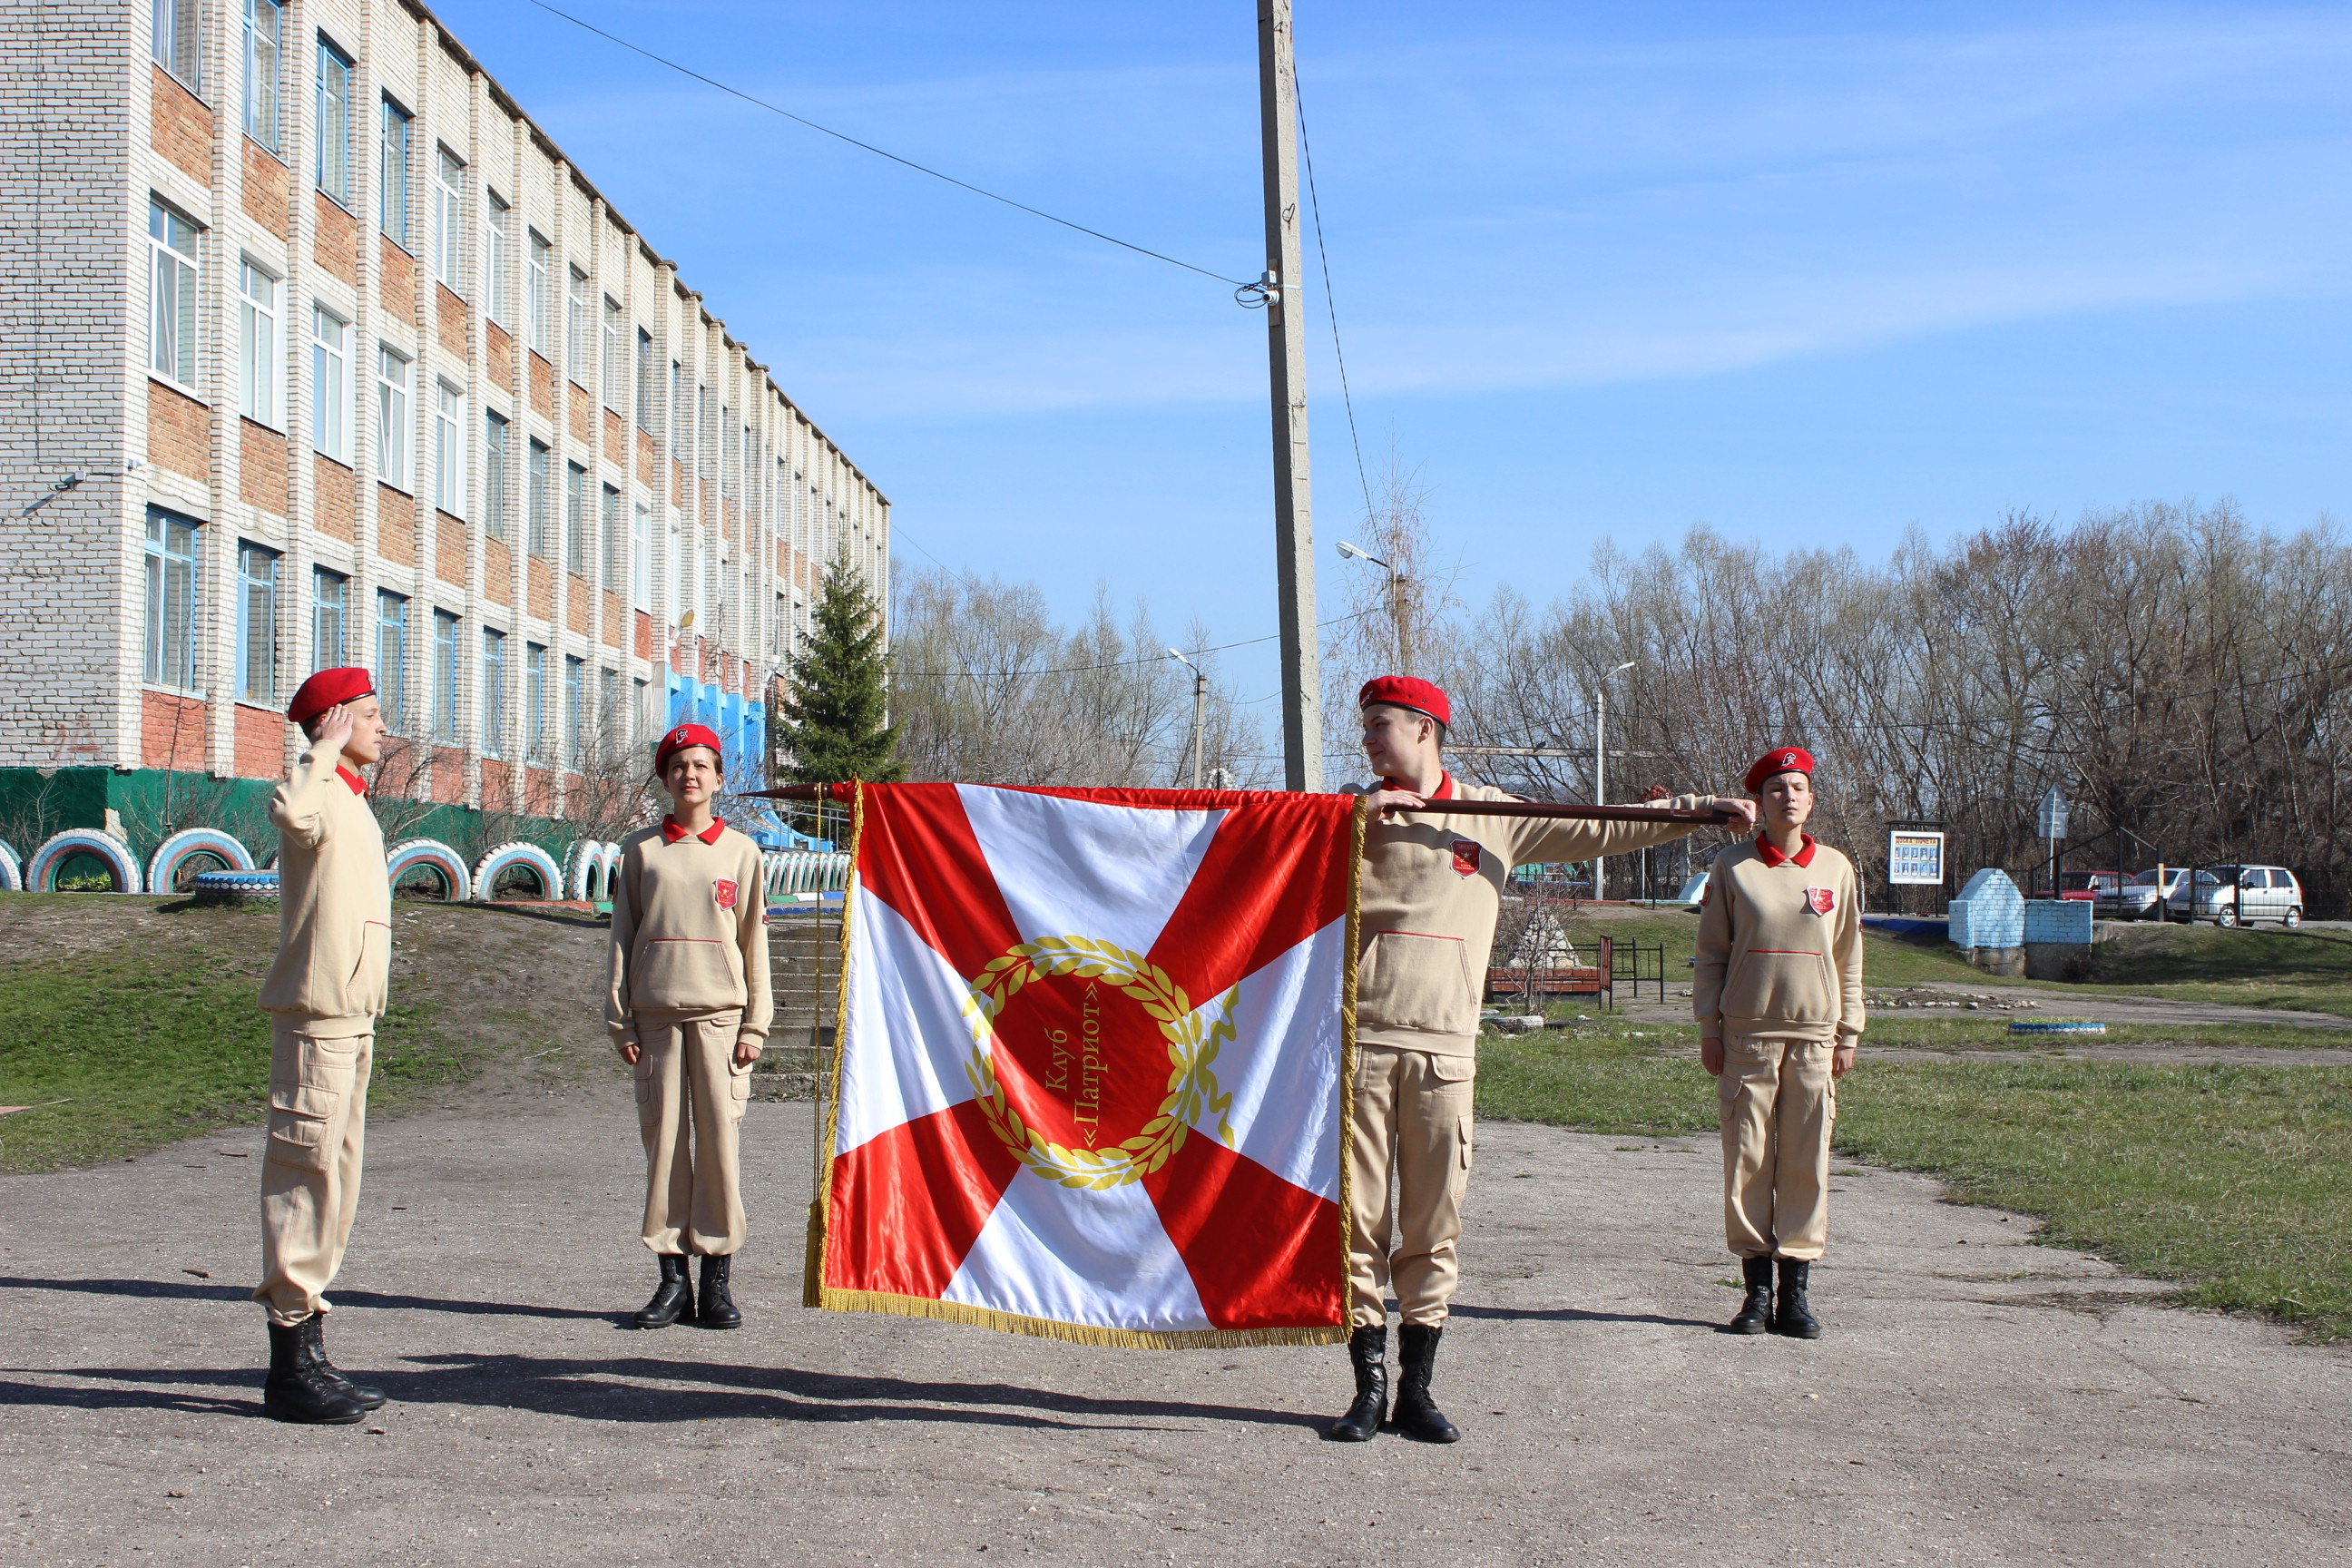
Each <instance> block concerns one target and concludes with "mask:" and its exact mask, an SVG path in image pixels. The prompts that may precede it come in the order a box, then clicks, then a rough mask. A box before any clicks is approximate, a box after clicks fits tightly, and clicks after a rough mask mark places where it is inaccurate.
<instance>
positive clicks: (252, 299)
mask: <svg viewBox="0 0 2352 1568" xmlns="http://www.w3.org/2000/svg"><path fill="white" fill-rule="evenodd" d="M255 279H260V280H261V281H262V282H263V283H264V284H266V285H268V291H267V292H268V298H266V299H263V298H260V297H257V295H256V294H255V292H254V280H255ZM284 284H285V279H282V278H279V277H278V275H277V274H275V273H273V272H271V271H270V270H269V268H267V267H264V266H262V265H261V263H259V262H257V261H256V260H254V258H252V257H250V256H247V255H244V254H242V253H240V254H239V256H238V257H237V268H236V294H237V300H236V383H237V385H236V411H237V413H238V414H240V415H241V416H244V417H246V418H247V419H250V420H252V421H253V422H254V423H255V424H257V425H267V426H269V427H270V428H271V429H272V430H281V431H282V430H284V429H285V428H286V423H285V417H284V414H285V411H284V409H283V407H282V406H281V405H282V404H283V403H284V401H285V399H284V396H283V395H282V392H281V388H280V384H281V383H282V382H283V381H284V379H285V378H284V376H283V375H282V374H280V370H279V366H278V343H279V342H280V339H279V337H278V327H279V321H280V318H279V313H278V310H279V307H278V298H279V290H280V289H281V288H282V287H283V286H284Z"/></svg>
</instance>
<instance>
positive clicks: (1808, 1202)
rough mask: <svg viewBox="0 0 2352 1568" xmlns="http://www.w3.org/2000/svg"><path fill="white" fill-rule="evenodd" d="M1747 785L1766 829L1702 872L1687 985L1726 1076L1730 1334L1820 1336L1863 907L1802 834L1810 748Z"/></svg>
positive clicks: (1723, 1115)
mask: <svg viewBox="0 0 2352 1568" xmlns="http://www.w3.org/2000/svg"><path fill="white" fill-rule="evenodd" d="M1747 784H1748V789H1749V790H1751V791H1753V792H1755V794H1756V796H1757V805H1758V806H1759V809H1760V810H1761V812H1762V815H1763V823H1764V830H1763V832H1761V833H1759V835H1757V837H1756V841H1755V842H1754V843H1752V844H1740V845H1735V846H1733V847H1731V848H1729V849H1726V850H1724V851H1723V852H1722V853H1721V854H1719V855H1717V857H1716V858H1715V863H1714V865H1713V866H1711V867H1709V868H1708V870H1707V879H1706V902H1705V904H1704V905H1703V906H1702V907H1701V909H1700V910H1699V922H1698V959H1697V963H1696V973H1695V977H1694V981H1693V984H1692V985H1691V1005H1692V1009H1693V1010H1694V1011H1695V1012H1696V1014H1697V1016H1698V1026H1699V1059H1700V1061H1701V1062H1702V1063H1703V1064H1704V1065H1705V1067H1706V1070H1707V1071H1708V1072H1710V1073H1713V1074H1715V1075H1716V1077H1717V1080H1718V1081H1717V1091H1716V1108H1717V1116H1718V1118H1719V1121H1720V1123H1721V1126H1722V1131H1723V1225H1724V1233H1725V1237H1726V1239H1727V1241H1728V1243H1729V1245H1730V1247H1731V1250H1732V1251H1734V1252H1736V1253H1738V1255H1739V1258H1740V1269H1741V1272H1742V1273H1743V1274H1744V1275H1745V1277H1746V1284H1747V1287H1748V1295H1747V1299H1746V1300H1744V1301H1743V1302H1742V1303H1741V1305H1740V1309H1739V1314H1738V1316H1737V1317H1735V1318H1733V1319H1732V1320H1731V1323H1730V1329H1731V1331H1732V1332H1733V1333H1736V1334H1760V1333H1763V1332H1765V1331H1767V1330H1769V1331H1771V1332H1773V1333H1776V1334H1787V1335H1790V1336H1791V1337H1793V1338H1796V1339H1803V1340H1816V1339H1819V1338H1821V1334H1822V1326H1821V1324H1820V1323H1818V1322H1816V1321H1814V1319H1813V1314H1812V1309H1811V1302H1810V1301H1809V1300H1808V1298H1807V1292H1808V1291H1809V1290H1810V1289H1811V1284H1812V1280H1811V1274H1812V1265H1813V1260H1814V1259H1816V1258H1820V1257H1821V1255H1822V1247H1823V1246H1824V1244H1825V1243H1826V1242H1827V1240H1828V1237H1829V1173H1830V1129H1831V1126H1832V1123H1833V1122H1834V1121H1836V1118H1837V1080H1838V1079H1841V1078H1843V1077H1844V1076H1845V1074H1846V1073H1847V1072H1848V1071H1849V1070H1851V1069H1852V1068H1853V1057H1854V1047H1855V1042H1856V1041H1858V1040H1859V1039H1861V1037H1862V1031H1863V1025H1864V1017H1863V1008H1862V907H1861V900H1860V898H1859V897H1858V896H1857V893H1858V889H1857V888H1856V886H1855V882H1854V874H1853V862H1852V861H1850V860H1848V859H1847V858H1845V857H1844V856H1843V855H1841V854H1839V853H1838V852H1837V851H1836V850H1834V849H1832V848H1830V847H1827V846H1826V845H1822V844H1817V843H1815V842H1814V840H1813V837H1812V835H1811V834H1810V833H1807V832H1806V831H1805V823H1806V820H1807V819H1808V818H1810V817H1811V816H1812V812H1813V759H1812V755H1811V753H1810V752H1806V751H1805V750H1803V749H1802V748H1801V747H1797V746H1784V747H1781V748H1780V749H1779V750H1777V751H1773V752H1767V753H1765V755H1764V756H1762V757H1761V758H1759V759H1758V761H1757V763H1756V765H1755V766H1754V767H1752V768H1750V769H1748V779H1747ZM1776 1260H1777V1261H1778V1264H1779V1268H1780V1290H1779V1300H1778V1301H1777V1303H1776V1302H1775V1300H1774V1292H1773V1279H1772V1273H1773V1267H1774V1263H1775V1261H1776Z"/></svg>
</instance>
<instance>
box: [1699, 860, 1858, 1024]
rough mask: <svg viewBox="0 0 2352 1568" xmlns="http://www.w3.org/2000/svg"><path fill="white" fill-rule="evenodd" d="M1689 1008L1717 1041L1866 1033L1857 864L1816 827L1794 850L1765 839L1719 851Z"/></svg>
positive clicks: (1710, 871)
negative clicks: (1820, 838) (1816, 836)
mask: <svg viewBox="0 0 2352 1568" xmlns="http://www.w3.org/2000/svg"><path fill="white" fill-rule="evenodd" d="M1691 1010H1692V1011H1693V1012H1694V1013H1695V1014H1696V1015H1697V1017H1698V1026H1699V1032H1700V1033H1701V1034H1702V1035H1705V1036H1706V1037H1709V1038H1714V1037H1719V1036H1723V1035H1746V1036H1748V1037H1760V1038H1765V1039H1778V1040H1851V1039H1853V1038H1854V1037H1857V1036H1859V1035H1860V1034H1861V1033H1862V1032H1863V1027H1864V1023H1865V1019H1864V1015H1863V1006H1862V900H1861V899H1860V898H1859V897H1858V896H1857V894H1856V889H1855V883H1854V875H1853V861H1851V860H1848V859H1847V858H1845V857H1844V856H1843V855H1841V854H1839V853H1838V852H1837V851H1836V850H1834V849H1832V848H1830V847H1828V846H1827V845H1823V844H1816V843H1814V842H1813V840H1812V837H1811V835H1810V834H1808V835H1807V836H1806V837H1805V840H1804V843H1803V844H1802V845H1801V847H1799V848H1798V850H1797V853H1796V854H1795V855H1793V856H1786V855H1782V854H1781V853H1780V851H1779V850H1777V849H1775V848H1773V847H1772V846H1771V845H1769V844H1768V843H1766V842H1765V841H1764V840H1763V839H1762V838H1760V837H1759V838H1758V839H1757V840H1756V841H1755V842H1753V843H1749V844H1735V845H1733V846H1732V847H1730V848H1728V849H1726V850H1724V851H1723V852H1722V853H1721V854H1719V855H1717V857H1716V858H1715V864H1714V865H1712V866H1710V867H1709V868H1707V878H1706V902H1705V903H1704V904H1702V905H1701V906H1700V908H1699V916H1698V962H1697V963H1696V965H1695V966H1694V968H1693V971H1692V979H1691Z"/></svg>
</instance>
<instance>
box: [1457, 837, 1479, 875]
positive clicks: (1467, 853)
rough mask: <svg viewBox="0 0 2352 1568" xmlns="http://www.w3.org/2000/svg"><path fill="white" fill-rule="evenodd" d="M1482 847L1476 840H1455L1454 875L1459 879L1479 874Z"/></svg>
mask: <svg viewBox="0 0 2352 1568" xmlns="http://www.w3.org/2000/svg"><path fill="white" fill-rule="evenodd" d="M1480 853H1481V850H1480V847H1479V844H1478V841H1477V840H1476V839H1475V838H1457V839H1455V840H1454V875H1455V876H1457V877H1475V876H1476V875H1477V874H1478V867H1479V863H1480V860H1479V857H1480Z"/></svg>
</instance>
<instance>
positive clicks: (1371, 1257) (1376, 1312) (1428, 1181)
mask: <svg viewBox="0 0 2352 1568" xmlns="http://www.w3.org/2000/svg"><path fill="white" fill-rule="evenodd" d="M1477 1074H1478V1058H1475V1057H1467V1056H1462V1057H1454V1056H1435V1055H1433V1054H1431V1053H1430V1052H1427V1051H1401V1050H1397V1049H1394V1048H1392V1047H1387V1046H1363V1047H1359V1048H1358V1050H1357V1053H1356V1103H1355V1107H1354V1123H1353V1126H1352V1127H1351V1129H1350V1132H1349V1152H1348V1179H1349V1193H1350V1197H1351V1201H1352V1207H1353V1209H1354V1213H1352V1214H1351V1215H1349V1240H1348V1289H1349V1299H1350V1302H1351V1308H1350V1318H1351V1321H1353V1322H1354V1323H1355V1324H1356V1326H1358V1327H1359V1328H1378V1327H1380V1326H1381V1325H1383V1324H1385V1323H1387V1321H1388V1300H1387V1295H1386V1291H1387V1289H1388V1288H1389V1287H1391V1285H1392V1286H1393V1287H1394V1288H1395V1289H1396V1299H1397V1312H1398V1315H1399V1316H1400V1317H1401V1318H1402V1319H1403V1321H1406V1322H1408V1323H1422V1324H1427V1325H1432V1326H1433V1325H1436V1324H1439V1323H1443V1322H1444V1321H1445V1308H1446V1303H1447V1302H1449V1301H1451V1300H1453V1299H1454V1286H1455V1284H1456V1283H1458V1282H1459V1280H1460V1279H1461V1278H1462V1268H1461V1264H1460V1262H1459V1260H1458V1259H1457V1258H1456V1257H1455V1253H1454V1244H1455V1242H1456V1241H1457V1240H1459V1239H1460V1237H1461V1235H1462V1194H1463V1192H1464V1191H1465V1189H1466V1188H1467V1187H1468V1186H1469V1184H1470V1155H1471V1144H1472V1138H1471V1131H1472V1121H1471V1096H1472V1094H1473V1092H1474V1091H1475V1088H1476V1079H1477ZM1392 1174H1393V1176H1394V1178H1395V1185H1396V1189H1397V1190H1396V1192H1395V1193H1394V1194H1393V1195H1391V1193H1390V1191H1389V1186H1390V1178H1391V1175H1392ZM1391 1237H1393V1240H1391Z"/></svg>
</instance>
